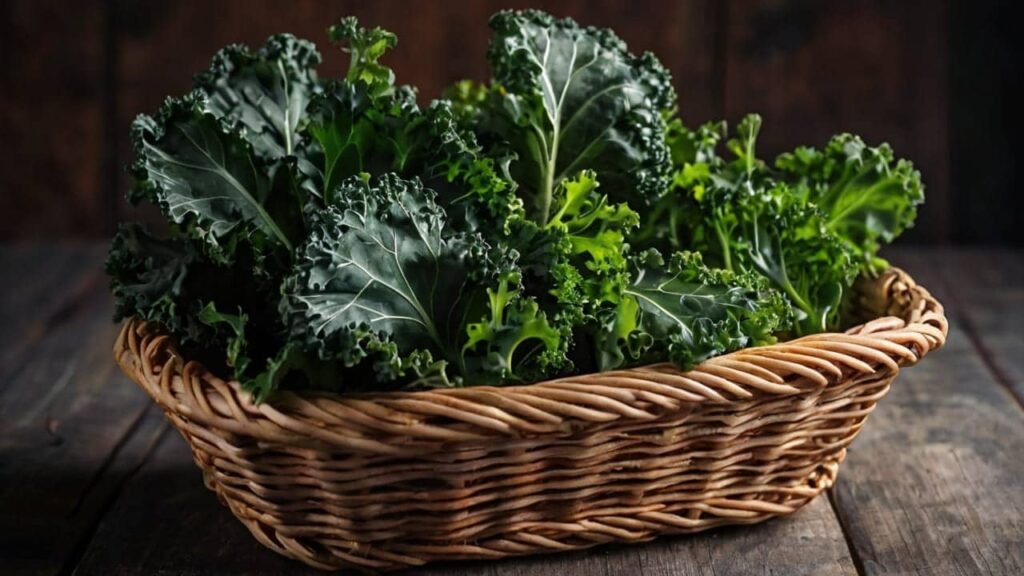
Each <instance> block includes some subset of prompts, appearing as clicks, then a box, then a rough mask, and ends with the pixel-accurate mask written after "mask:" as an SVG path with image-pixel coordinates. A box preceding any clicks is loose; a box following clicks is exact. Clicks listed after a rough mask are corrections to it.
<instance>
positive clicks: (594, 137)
mask: <svg viewBox="0 0 1024 576" xmlns="http://www.w3.org/2000/svg"><path fill="white" fill-rule="evenodd" d="M491 28H492V29H493V30H494V36H493V37H492V40H491V47H490V50H489V51H488V59H489V60H490V63H491V67H492V69H493V72H494V79H495V86H494V87H492V89H491V90H490V94H489V96H488V97H487V98H486V99H481V98H479V97H477V98H476V100H477V101H476V102H475V103H473V104H472V105H467V103H468V102H472V101H473V99H474V94H473V90H472V88H471V87H470V86H468V85H467V86H463V87H462V92H463V95H464V96H466V98H464V99H463V100H462V103H461V105H460V109H461V110H462V113H464V114H467V115H470V116H473V115H474V113H475V116H476V124H477V126H478V128H477V130H478V132H480V133H481V134H483V135H484V136H486V137H487V138H488V139H490V140H493V141H504V142H507V143H508V144H509V145H510V146H511V148H512V150H513V151H514V152H515V153H516V154H517V155H518V161H516V162H514V163H513V164H512V174H513V176H514V178H515V180H516V181H517V182H518V183H519V185H520V189H521V193H520V196H521V197H523V198H524V199H525V203H526V205H527V207H528V209H529V210H530V211H531V218H532V219H533V220H534V221H537V222H541V223H544V222H547V221H548V219H549V218H550V212H551V207H552V203H553V198H554V194H555V190H556V189H557V187H558V185H559V183H560V182H561V181H562V180H563V179H565V178H569V177H572V176H574V175H575V174H577V173H579V172H580V171H581V170H585V169H590V170H594V171H595V172H596V173H597V177H598V179H600V181H601V183H602V186H603V188H604V191H605V193H606V194H607V195H608V196H609V197H610V198H611V200H612V201H613V202H629V203H630V204H631V205H633V206H642V205H645V204H647V203H649V202H652V201H653V200H654V199H656V198H657V197H658V196H660V195H661V194H662V193H663V192H664V189H665V187H666V185H667V183H668V179H669V175H670V170H671V163H670V161H669V155H668V149H667V146H666V144H665V139H664V130H665V123H664V119H663V115H664V114H666V113H667V112H668V111H671V110H672V109H673V108H674V107H675V92H674V91H673V90H672V88H671V86H670V83H669V75H668V72H667V71H666V70H665V68H664V67H662V65H661V64H660V63H659V62H658V61H657V59H655V58H654V56H653V55H651V54H645V55H643V56H641V57H636V56H633V55H632V54H630V53H629V52H628V51H627V49H626V45H625V44H624V43H623V42H622V41H621V40H620V39H619V38H618V37H616V36H615V35H614V34H613V33H612V32H611V31H609V30H602V29H597V28H591V27H583V26H580V25H578V24H577V23H576V22H574V21H573V20H571V19H562V20H556V19H554V18H552V17H551V16H550V15H548V14H545V13H543V12H539V11H535V10H525V11H521V12H513V11H503V12H499V13H497V14H495V15H494V16H493V17H492V18H491Z"/></svg>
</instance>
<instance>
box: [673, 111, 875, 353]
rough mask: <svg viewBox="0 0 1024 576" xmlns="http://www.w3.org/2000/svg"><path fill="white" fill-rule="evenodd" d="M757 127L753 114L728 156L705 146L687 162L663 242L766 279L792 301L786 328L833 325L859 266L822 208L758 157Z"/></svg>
mask: <svg viewBox="0 0 1024 576" xmlns="http://www.w3.org/2000/svg"><path fill="white" fill-rule="evenodd" d="M760 126H761V120H760V118H759V117H758V116H756V115H751V116H748V117H746V118H744V119H743V121H741V122H740V123H739V125H738V126H737V131H736V137H735V138H732V139H730V140H729V141H728V142H727V147H728V149H729V150H730V151H731V153H732V155H733V159H732V160H730V161H726V160H724V159H721V158H718V157H709V156H708V155H707V154H706V150H705V152H704V153H698V154H696V155H694V156H693V157H692V158H693V162H692V163H684V165H683V167H682V169H681V171H682V172H683V174H681V175H679V174H678V173H677V185H678V188H677V193H676V194H674V195H673V196H674V201H675V203H676V204H677V206H678V207H676V208H674V209H673V210H674V214H675V220H676V222H677V223H676V224H674V225H675V226H677V228H676V229H673V230H670V231H668V233H667V234H665V235H663V236H662V238H661V239H660V241H661V242H663V243H666V242H665V239H666V238H668V239H669V240H670V242H668V243H669V244H670V246H671V239H672V238H676V239H678V240H676V241H677V242H680V243H684V244H685V245H687V246H688V247H690V248H691V249H693V250H697V251H700V252H701V253H703V254H704V256H705V257H706V258H708V260H709V262H711V263H713V264H715V265H718V266H721V267H723V268H725V269H726V270H730V271H734V272H738V273H743V272H752V273H757V274H760V275H762V276H764V277H766V278H768V279H769V280H770V281H771V282H772V284H773V286H774V287H775V288H777V289H778V290H780V291H781V292H783V293H784V294H785V295H786V297H787V298H788V299H789V301H790V302H791V303H792V306H793V308H794V311H795V313H794V323H793V325H792V326H790V327H788V329H791V330H792V331H793V332H795V333H797V334H808V333H813V332H823V331H826V330H829V329H834V328H836V327H838V325H839V312H840V304H841V301H842V298H843V294H844V293H845V291H846V289H847V288H848V287H849V285H850V284H851V283H852V282H853V279H854V277H855V276H856V274H857V265H856V264H855V263H854V262H853V261H852V260H851V253H850V251H849V250H848V248H847V247H846V246H845V245H844V244H843V243H842V242H840V241H839V239H838V238H837V237H836V236H835V235H834V234H832V233H830V232H829V230H828V229H827V226H826V223H825V220H824V218H823V215H822V212H821V210H819V209H818V208H817V207H816V206H815V205H814V204H812V203H810V202H808V201H807V199H806V195H805V194H800V193H798V191H796V190H794V189H793V187H791V186H789V185H787V184H786V183H785V182H779V181H777V180H776V179H775V176H774V174H772V173H770V172H769V171H768V169H767V168H766V166H765V165H764V163H763V162H762V161H761V160H759V159H758V158H757V156H756V154H755V148H756V141H757V135H758V132H759V130H760ZM709 134H710V133H709ZM699 140H701V141H706V142H708V143H709V144H711V143H712V140H711V139H706V138H700V139H699ZM700 156H704V158H700ZM687 170H689V174H686V173H685V172H686V171H687ZM666 201H671V200H670V199H668V198H667V199H666ZM654 245H655V246H657V247H659V248H662V249H665V248H668V247H670V246H664V245H659V244H658V243H657V242H655V243H654Z"/></svg>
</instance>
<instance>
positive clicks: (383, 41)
mask: <svg viewBox="0 0 1024 576" xmlns="http://www.w3.org/2000/svg"><path fill="white" fill-rule="evenodd" d="M327 32H328V34H329V35H330V37H331V41H332V42H334V43H335V44H338V45H339V46H340V47H341V49H342V50H344V51H345V52H348V53H349V54H350V55H351V60H350V61H349V66H348V71H347V72H346V75H345V80H347V81H348V82H349V83H350V84H357V83H362V84H363V85H365V86H366V87H367V88H368V90H369V92H370V94H371V95H372V96H377V95H380V94H382V93H384V92H388V91H390V90H391V89H392V88H393V87H394V84H395V73H394V72H393V71H392V70H391V69H390V68H388V67H387V66H384V65H382V64H380V63H379V62H378V60H380V59H381V57H382V56H384V54H386V53H387V51H388V50H390V49H392V48H394V47H395V45H397V44H398V37H397V36H395V35H394V34H392V33H391V32H388V31H387V30H384V29H383V28H380V27H375V28H370V29H366V28H360V27H359V20H357V19H356V18H355V17H354V16H349V17H347V18H342V19H341V21H340V22H338V23H337V24H335V25H334V26H331V27H330V29H328V31H327Z"/></svg>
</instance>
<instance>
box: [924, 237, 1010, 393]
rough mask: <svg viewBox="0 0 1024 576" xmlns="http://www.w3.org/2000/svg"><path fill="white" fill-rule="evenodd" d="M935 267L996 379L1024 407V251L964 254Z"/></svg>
mask: <svg viewBox="0 0 1024 576" xmlns="http://www.w3.org/2000/svg"><path fill="white" fill-rule="evenodd" d="M932 262H933V264H934V265H935V266H936V267H937V268H938V269H939V270H940V271H941V273H942V278H943V280H944V281H945V284H946V286H948V290H949V293H950V295H951V300H952V303H953V306H955V310H956V312H957V314H958V320H959V321H960V325H961V326H963V328H964V330H965V331H966V333H967V334H968V336H970V338H971V339H972V341H973V342H974V344H975V345H976V346H977V347H978V349H979V352H981V355H982V357H983V358H984V360H985V362H986V363H987V364H988V365H989V367H990V368H991V370H992V372H993V374H994V375H995V377H996V379H997V380H999V381H1000V383H1001V384H1003V385H1004V386H1006V387H1007V388H1009V389H1011V390H1013V392H1014V393H1015V395H1016V397H1017V400H1018V401H1019V402H1021V404H1022V405H1024V331H1022V327H1024V251H1021V250H997V249H991V248H985V249H981V248H974V249H966V250H965V249H961V250H955V251H947V252H944V253H943V254H942V256H941V257H933V258H932Z"/></svg>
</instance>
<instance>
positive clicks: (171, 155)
mask: <svg viewBox="0 0 1024 576" xmlns="http://www.w3.org/2000/svg"><path fill="white" fill-rule="evenodd" d="M204 101H205V98H204V96H203V95H202V94H201V93H199V92H194V93H192V94H190V95H189V96H186V97H185V98H182V99H180V100H175V99H168V100H167V102H166V103H165V104H164V106H163V108H161V110H160V113H159V114H158V115H157V116H156V117H155V118H154V117H150V116H146V115H141V116H139V117H138V118H137V119H136V120H135V122H134V123H133V125H132V135H133V141H134V145H135V160H134V163H133V164H132V173H133V175H134V176H135V178H136V185H135V188H134V190H133V192H132V194H131V195H130V197H131V198H132V200H133V201H136V202H137V201H139V200H149V201H152V202H154V203H156V204H158V205H159V206H160V208H161V211H162V212H163V214H164V216H165V217H166V218H167V219H168V220H169V221H170V222H171V223H172V224H174V225H176V226H178V227H179V228H181V229H182V230H185V231H186V232H187V233H188V234H189V236H191V237H193V238H197V239H200V240H202V241H203V242H204V243H205V244H206V246H207V249H208V250H209V251H210V252H211V254H214V255H217V257H218V258H219V259H221V260H224V261H226V260H229V259H230V257H231V255H232V254H233V253H234V252H235V251H236V249H237V248H238V246H239V245H240V244H244V243H250V244H253V245H257V246H272V245H277V246H281V247H283V248H284V249H285V250H286V251H291V249H292V246H293V243H294V240H295V238H297V237H299V236H300V235H301V230H302V226H303V224H302V221H301V217H300V215H299V214H300V212H299V210H300V206H299V205H298V203H297V201H295V199H294V198H293V197H292V194H293V191H292V189H291V188H292V185H293V182H294V180H293V179H292V177H291V174H290V168H289V166H288V164H287V163H282V164H279V165H278V166H277V169H276V170H275V169H274V167H271V166H268V165H266V164H265V163H264V162H263V161H261V160H260V159H259V158H257V157H256V156H255V155H254V153H253V147H252V145H251V144H250V143H249V141H248V140H246V139H245V138H244V137H243V136H242V135H241V134H240V133H239V131H237V130H234V129H232V128H231V127H230V126H229V125H227V123H226V122H224V121H222V120H220V119H218V118H217V117H215V116H214V115H213V114H211V113H209V112H205V111H204ZM267 250H268V251H270V250H271V248H268V249H267Z"/></svg>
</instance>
